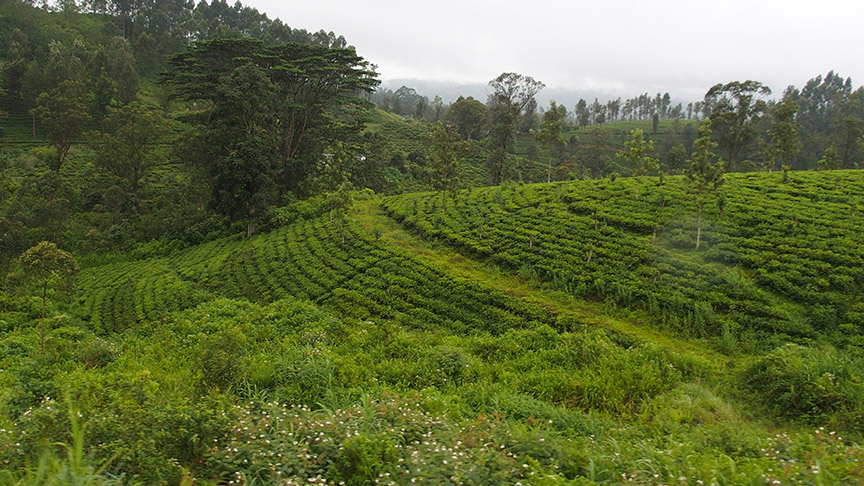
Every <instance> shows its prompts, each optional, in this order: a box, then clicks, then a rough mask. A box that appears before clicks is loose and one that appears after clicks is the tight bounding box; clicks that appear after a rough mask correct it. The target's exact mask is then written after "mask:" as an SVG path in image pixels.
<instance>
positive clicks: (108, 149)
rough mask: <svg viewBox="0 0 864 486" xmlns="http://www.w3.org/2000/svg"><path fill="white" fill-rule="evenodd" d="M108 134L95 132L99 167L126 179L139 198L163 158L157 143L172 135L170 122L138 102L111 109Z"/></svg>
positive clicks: (121, 178) (92, 137) (131, 190)
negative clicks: (143, 187) (142, 182)
mask: <svg viewBox="0 0 864 486" xmlns="http://www.w3.org/2000/svg"><path fill="white" fill-rule="evenodd" d="M105 125H106V127H107V131H105V132H104V133H99V132H96V133H92V134H91V135H90V137H91V139H92V145H93V149H94V151H95V152H96V159H95V162H96V164H97V165H98V166H99V167H100V168H101V169H102V170H104V171H105V172H107V173H109V174H111V175H113V176H114V177H116V178H118V179H120V180H122V181H123V182H124V183H126V185H127V188H126V189H127V190H128V191H129V192H131V193H132V195H133V196H135V197H136V201H137V197H138V196H139V194H138V193H139V190H140V187H141V179H142V178H144V177H145V176H146V175H147V174H148V173H149V172H150V170H151V169H152V168H153V167H154V166H155V165H156V164H158V163H159V162H160V161H161V160H162V159H161V157H160V156H159V155H158V154H157V152H156V150H155V149H156V147H155V145H154V144H155V143H156V141H158V140H159V139H160V138H162V137H163V136H164V135H165V134H166V133H167V132H168V121H167V120H165V118H163V117H162V115H161V114H160V113H159V112H158V111H157V110H154V109H152V108H149V107H147V106H144V105H142V104H141V103H139V102H137V101H133V102H132V103H130V104H128V105H126V106H122V107H120V108H109V109H108V116H107V117H106V118H105Z"/></svg>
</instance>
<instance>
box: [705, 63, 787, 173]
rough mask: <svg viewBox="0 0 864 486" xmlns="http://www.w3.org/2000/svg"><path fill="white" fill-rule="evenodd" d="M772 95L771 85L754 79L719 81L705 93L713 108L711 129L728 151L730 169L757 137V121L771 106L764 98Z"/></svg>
mask: <svg viewBox="0 0 864 486" xmlns="http://www.w3.org/2000/svg"><path fill="white" fill-rule="evenodd" d="M770 94H771V89H770V88H768V86H765V85H763V84H762V83H760V82H758V81H752V80H747V81H744V82H740V81H732V82H730V83H726V84H716V85H714V86H712V87H711V89H709V90H708V92H707V93H705V101H704V103H705V104H706V105H710V106H711V107H712V109H711V112H710V115H709V119H710V120H711V130H712V133H713V134H714V135H713V136H714V138H715V140H716V141H717V146H718V148H719V149H720V150H723V151H724V152H725V154H726V171H727V172H728V171H731V170H733V169H734V168H735V162H736V161H737V160H738V158H739V156H740V155H741V152H742V150H743V149H745V148H746V147H747V146H748V145H749V144H750V143H751V142H753V141H754V140H755V139H756V135H757V122H758V121H759V118H760V117H761V116H762V115H763V114H764V113H765V110H766V109H767V107H768V105H767V103H766V102H765V100H763V99H761V97H762V96H767V95H770Z"/></svg>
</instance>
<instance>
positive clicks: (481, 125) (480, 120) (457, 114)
mask: <svg viewBox="0 0 864 486" xmlns="http://www.w3.org/2000/svg"><path fill="white" fill-rule="evenodd" d="M444 120H445V121H446V122H447V123H452V124H453V125H454V126H455V127H456V130H457V131H458V132H459V134H460V135H462V137H463V138H464V139H465V140H467V141H469V142H470V141H471V140H472V138H473V137H475V136H476V135H479V134H481V133H482V132H483V130H484V129H485V128H486V127H487V125H489V121H490V116H489V109H488V108H487V107H486V105H484V104H483V103H481V102H479V101H477V100H475V99H474V98H472V97H470V96H469V97H468V98H463V97H461V96H460V97H459V99H457V100H456V102H455V103H453V104H452V105H450V109H449V110H447V114H446V115H445V116H444Z"/></svg>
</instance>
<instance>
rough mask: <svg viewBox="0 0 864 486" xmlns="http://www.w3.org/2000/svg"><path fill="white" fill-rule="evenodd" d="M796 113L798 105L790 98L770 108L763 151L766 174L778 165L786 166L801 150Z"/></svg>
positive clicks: (787, 97)
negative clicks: (769, 125)
mask: <svg viewBox="0 0 864 486" xmlns="http://www.w3.org/2000/svg"><path fill="white" fill-rule="evenodd" d="M797 112H798V103H796V102H795V100H794V99H793V98H792V97H790V96H784V97H783V99H782V100H780V102H779V103H777V104H776V105H774V106H773V107H772V108H771V128H769V129H768V143H767V144H766V145H765V149H764V152H765V165H766V168H767V169H768V172H771V171H772V170H773V169H774V167H775V166H776V165H777V164H778V163H779V164H781V165H784V164H788V163H789V162H790V161H791V160H792V159H793V158H794V157H795V155H796V154H797V153H798V152H799V151H800V150H801V139H800V138H799V136H798V123H797V122H796V121H795V114H796V113H797Z"/></svg>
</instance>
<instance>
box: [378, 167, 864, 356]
mask: <svg viewBox="0 0 864 486" xmlns="http://www.w3.org/2000/svg"><path fill="white" fill-rule="evenodd" d="M726 177H727V181H728V182H727V183H726V184H725V186H724V194H725V201H726V202H725V207H724V210H723V215H722V216H721V215H720V208H719V206H718V207H715V206H714V205H706V206H705V209H704V211H705V213H706V215H705V222H704V223H705V224H706V225H707V228H708V230H707V231H706V235H705V243H707V249H705V250H704V251H701V252H699V253H695V254H694V253H693V252H692V250H690V249H692V248H693V246H694V241H693V240H694V236H695V231H693V230H694V229H695V227H696V223H697V221H696V219H697V214H698V207H697V206H696V203H695V201H693V199H691V198H690V197H688V196H687V192H686V191H687V190H688V187H689V186H688V184H687V183H686V181H685V179H684V178H682V177H666V178H665V179H664V180H663V184H662V185H660V186H657V185H656V183H659V182H660V181H659V179H654V182H653V183H649V184H648V185H649V187H650V191H649V192H648V193H647V194H646V195H645V196H643V197H642V198H640V199H639V200H638V201H637V200H635V199H633V198H632V197H630V198H628V197H627V195H628V194H629V193H630V192H632V190H633V186H634V184H635V181H634V180H633V179H616V180H615V181H609V180H603V181H582V182H573V183H566V184H552V185H525V186H516V185H513V186H503V187H496V188H486V189H480V190H478V189H475V190H472V191H470V192H467V191H466V192H463V193H461V194H460V197H459V198H458V199H457V201H459V202H458V203H457V204H455V205H452V206H450V207H448V208H447V211H446V213H445V214H444V216H443V217H442V216H440V207H439V204H438V203H437V202H436V200H435V199H433V197H432V195H431V194H416V195H405V196H399V197H393V198H389V199H387V200H386V201H385V206H386V208H387V209H388V211H389V212H390V214H391V215H392V216H393V217H394V218H396V219H397V220H399V221H401V222H402V223H403V224H404V225H406V226H409V227H411V228H413V229H415V230H416V231H418V232H420V233H421V234H422V235H424V236H427V237H430V238H437V239H439V240H441V241H444V242H447V243H449V244H452V245H455V246H457V247H459V248H460V249H462V250H464V251H466V252H468V253H469V254H472V255H476V256H479V257H482V258H487V259H488V260H489V261H491V262H495V263H498V264H500V265H504V266H506V267H507V268H510V269H513V270H520V269H523V268H530V269H532V271H533V272H534V273H535V274H536V275H537V277H538V278H539V280H540V281H541V282H542V283H543V284H544V285H547V286H550V287H552V288H556V289H560V290H564V291H566V292H568V293H571V294H573V295H576V296H579V297H584V298H594V297H599V298H602V299H604V300H607V301H610V302H614V303H617V304H619V305H624V306H633V307H636V308H641V309H644V310H645V311H647V312H648V315H647V318H648V319H649V320H650V321H653V322H655V323H657V324H659V325H661V326H663V327H665V328H668V329H671V330H674V331H675V332H683V333H685V334H688V335H692V336H698V337H710V338H711V339H712V341H713V343H714V345H715V346H717V347H718V349H723V350H726V351H727V352H732V351H733V350H736V349H737V350H738V351H741V350H743V349H752V348H753V347H764V346H770V345H771V344H770V343H772V342H773V343H778V344H779V343H782V342H783V341H784V340H787V339H804V338H823V339H828V340H830V341H834V342H837V343H846V342H850V343H851V342H852V341H854V340H852V341H850V337H851V336H854V335H855V334H857V333H859V332H860V330H859V329H860V328H859V327H858V326H859V324H858V319H857V317H854V316H853V314H852V313H850V312H849V310H850V309H851V308H850V306H851V305H852V304H853V303H855V302H856V301H857V300H858V299H860V298H861V297H860V295H861V294H860V289H861V288H862V287H861V282H862V278H864V274H862V273H861V263H860V262H861V261H862V258H864V255H862V253H861V248H862V240H861V236H860V235H861V234H862V232H861V231H860V230H859V229H858V228H859V227H860V219H859V218H858V217H857V216H853V211H852V207H851V204H852V203H853V202H854V198H855V196H854V195H855V194H856V193H857V192H859V191H861V190H862V180H861V173H860V172H824V173H819V174H816V173H795V177H794V178H793V179H791V180H790V182H788V183H783V182H782V180H781V179H780V176H770V175H768V174H763V175H759V174H749V175H740V176H733V175H727V176H726ZM835 186H836V187H835ZM805 221H806V223H804V222H805ZM655 239H656V241H653V243H652V240H655ZM855 315H857V314H855ZM849 322H855V323H856V324H853V325H852V327H849V328H848V329H849V331H843V332H841V331H840V329H841V327H840V326H843V325H846V323H849ZM852 329H854V331H853V330H852ZM742 346H743V348H742ZM856 346H857V345H856Z"/></svg>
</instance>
